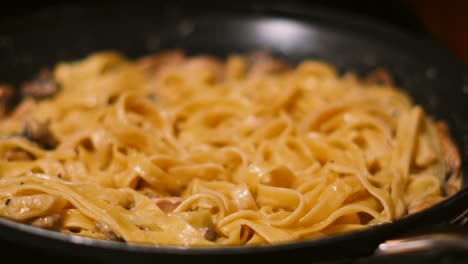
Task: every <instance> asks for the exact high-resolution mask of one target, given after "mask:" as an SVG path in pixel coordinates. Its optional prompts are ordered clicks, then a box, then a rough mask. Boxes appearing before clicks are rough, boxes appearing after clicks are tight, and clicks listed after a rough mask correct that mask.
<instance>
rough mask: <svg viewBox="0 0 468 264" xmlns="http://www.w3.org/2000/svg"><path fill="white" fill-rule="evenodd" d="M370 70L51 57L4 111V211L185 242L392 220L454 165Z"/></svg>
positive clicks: (429, 130)
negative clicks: (360, 73) (49, 65)
mask: <svg viewBox="0 0 468 264" xmlns="http://www.w3.org/2000/svg"><path fill="white" fill-rule="evenodd" d="M372 77H373V78H368V79H366V80H367V81H366V80H365V79H362V78H358V77H357V75H356V74H353V73H346V74H339V73H338V71H337V70H336V69H335V68H334V67H333V66H332V65H330V64H328V63H326V62H324V61H318V60H304V61H303V62H301V63H299V64H297V65H295V66H291V65H288V64H287V63H285V62H283V61H280V60H279V59H276V58H274V57H272V56H269V55H268V54H266V53H262V52H253V53H249V54H231V55H229V56H227V57H226V58H225V59H224V60H221V59H220V58H215V57H211V56H205V55H196V56H195V55H193V56H187V55H186V54H184V53H183V52H182V51H179V50H174V51H166V52H161V53H157V54H155V55H148V56H145V57H142V58H138V59H129V58H126V57H125V56H123V55H122V54H120V53H117V52H113V51H101V52H96V53H93V54H90V55H89V56H87V57H85V58H83V59H81V60H77V61H68V62H60V63H57V65H56V66H55V67H54V68H53V69H52V71H50V72H42V75H40V76H39V77H38V79H37V80H36V81H35V82H34V81H33V82H32V83H28V86H26V87H25V89H23V93H24V94H23V98H22V100H21V102H20V104H19V105H18V106H16V107H15V109H14V110H12V111H11V112H9V113H8V114H6V115H5V116H4V117H3V119H2V120H1V123H0V135H1V139H0V158H1V159H0V216H2V217H5V218H8V219H12V220H14V221H18V222H21V223H25V224H30V225H33V226H37V227H41V228H49V229H53V230H57V231H59V232H62V233H65V234H70V235H78V236H85V237H91V238H95V239H104V240H115V241H123V242H126V243H144V244H151V245H178V246H180V245H182V246H194V247H196V246H223V245H224V246H231V245H254V244H274V243H284V242H292V241H298V240H304V239H314V238H320V237H324V236H330V235H334V234H341V233H346V232H351V231H357V230H361V229H363V228H368V227H370V226H374V225H379V224H382V223H388V222H391V221H393V220H395V219H398V218H401V217H404V216H406V215H408V214H411V213H414V212H417V211H420V210H422V209H424V208H426V207H428V206H432V205H433V204H435V203H438V202H440V201H442V200H443V199H445V198H446V197H448V196H450V194H451V193H450V192H448V191H446V189H444V184H445V180H446V175H448V174H457V173H458V171H457V170H456V167H453V166H452V167H450V166H449V165H448V163H447V162H446V160H447V156H446V153H447V147H446V146H447V144H448V143H447V142H448V141H447V134H446V133H445V134H444V133H443V129H442V125H440V124H438V123H437V122H435V121H434V120H432V119H431V118H430V117H429V116H428V115H427V114H426V113H425V111H424V109H423V108H422V107H421V106H419V105H416V104H414V103H413V102H412V101H411V98H409V96H408V95H407V94H405V93H404V92H403V91H401V90H399V89H398V88H397V87H396V86H395V85H393V83H391V82H390V81H389V79H388V76H387V77H385V78H382V73H380V77H378V75H374V76H372ZM54 87H55V88H56V89H55V90H54V89H52V88H54ZM49 90H51V92H50V91H49ZM47 91H49V94H44V93H47ZM443 140H445V141H444V142H445V145H444V144H442V143H443V142H442V141H443ZM449 143H450V142H449ZM444 146H445V147H444ZM452 150H453V149H452ZM451 162H452V163H451V164H454V163H453V160H452V161H451ZM457 166H459V164H458V165H457ZM451 184H452V185H451V187H452V193H453V190H455V191H456V190H457V188H459V186H458V185H457V183H456V182H451Z"/></svg>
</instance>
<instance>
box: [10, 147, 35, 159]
mask: <svg viewBox="0 0 468 264" xmlns="http://www.w3.org/2000/svg"><path fill="white" fill-rule="evenodd" d="M3 158H4V159H5V160H8V161H22V160H32V159H34V157H33V156H32V155H31V153H29V152H27V151H25V150H23V149H10V150H8V151H7V152H5V154H4V156H3Z"/></svg>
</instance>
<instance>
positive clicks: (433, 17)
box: [0, 0, 468, 63]
mask: <svg viewBox="0 0 468 264" xmlns="http://www.w3.org/2000/svg"><path fill="white" fill-rule="evenodd" d="M98 1H101V2H108V3H115V2H116V1H122V0H114V1H112V0H95V1H91V0H36V1H9V4H8V7H6V8H5V7H2V8H1V9H0V15H1V17H5V16H12V15H21V14H22V13H25V12H28V11H29V10H32V9H37V8H43V7H47V6H50V5H57V4H58V5H60V4H69V3H79V4H83V2H94V3H95V2H98ZM138 1H139V0H133V1H131V2H132V3H135V4H138ZM152 2H158V0H153V1H152ZM164 2H167V1H164ZM170 2H171V3H183V4H187V5H197V6H198V5H203V6H204V7H206V8H208V9H209V8H215V7H229V8H231V9H233V8H234V9H235V8H236V7H237V8H246V7H248V6H252V7H253V8H255V6H256V5H258V4H263V5H276V4H279V3H287V4H293V3H298V4H302V5H310V6H313V5H319V6H322V7H329V8H335V9H340V10H342V11H345V12H350V13H354V14H357V15H361V16H366V17H371V18H374V19H377V20H380V21H383V22H386V23H390V24H393V25H394V26H396V27H398V28H400V29H401V30H405V31H409V32H410V33H411V34H419V35H422V37H427V38H431V39H433V40H434V41H435V42H437V43H438V44H440V45H441V46H443V47H444V48H446V49H448V50H449V51H451V52H452V53H453V55H454V56H456V57H457V58H459V59H461V60H463V61H464V62H465V63H468V1H467V0H379V1H375V0H374V1H372V0H353V1H345V0H271V1H255V0H253V1H246V0H235V1H221V0H218V1H213V0H210V1H207V0H198V1H180V0H172V1H170ZM161 3H163V1H161Z"/></svg>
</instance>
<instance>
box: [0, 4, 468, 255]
mask: <svg viewBox="0 0 468 264" xmlns="http://www.w3.org/2000/svg"><path fill="white" fill-rule="evenodd" d="M171 48H182V49H184V50H186V51H187V52H188V53H189V54H200V53H209V54H214V55H218V56H225V55H227V54H229V53H234V52H244V51H249V50H254V49H267V50H270V51H271V52H273V53H274V54H275V55H276V56H278V57H280V58H282V59H284V60H286V61H288V62H289V63H291V64H294V63H297V62H298V61H300V60H302V59H305V58H312V59H320V60H324V61H327V62H329V63H331V64H333V65H335V66H336V67H337V68H338V70H339V71H343V72H344V71H353V72H355V73H357V74H362V75H364V74H366V73H368V72H370V71H371V70H373V69H375V68H386V69H388V70H389V71H390V72H391V74H392V76H393V77H394V79H395V81H396V83H397V85H398V86H400V87H401V88H403V89H405V90H406V91H408V93H409V94H410V95H411V96H412V97H413V98H414V100H415V102H416V103H418V104H421V105H422V106H423V107H424V108H425V109H427V111H428V113H429V114H430V115H431V116H433V117H435V118H436V119H438V120H445V121H446V122H447V124H448V126H449V128H450V133H451V135H452V136H453V138H454V140H455V143H456V144H457V146H458V147H459V150H460V154H461V158H462V164H463V166H462V175H465V177H466V175H468V170H467V169H468V167H467V164H468V118H467V115H466V113H467V111H466V110H467V107H466V105H464V104H465V103H466V102H468V100H467V99H468V96H467V92H466V90H465V91H464V90H463V89H464V88H463V87H464V85H466V82H467V81H466V80H464V77H463V74H464V68H465V67H466V65H464V64H463V63H462V62H461V61H458V60H457V59H455V58H454V57H453V56H452V55H451V54H450V53H449V52H448V51H446V50H444V49H442V48H441V47H439V46H437V45H435V44H434V43H432V42H431V41H430V40H427V39H420V38H417V37H414V36H412V35H409V34H407V33H405V32H402V31H399V30H397V29H395V28H393V27H391V26H389V25H387V24H382V23H380V22H376V21H373V20H371V19H369V18H365V17H356V16H353V15H350V14H347V13H343V12H338V11H334V10H330V9H326V8H323V7H316V6H312V5H308V6H304V5H299V4H294V5H293V4H278V3H271V4H269V5H264V4H261V3H258V4H249V5H246V6H239V7H235V8H234V7H230V8H221V7H219V6H218V7H213V6H212V7H210V8H208V7H207V6H203V5H202V6H199V5H196V4H195V3H194V4H188V3H186V4H184V5H180V4H171V3H157V2H138V4H129V3H125V2H116V3H112V4H110V3H106V2H101V3H99V2H98V3H94V4H92V3H86V2H85V3H81V4H61V5H57V6H50V7H48V8H43V9H38V10H35V11H31V12H26V13H25V14H24V15H18V16H13V17H8V18H3V19H2V20H0V58H1V64H0V80H1V81H2V82H9V83H12V84H15V85H20V84H21V82H22V81H24V80H25V79H30V78H31V77H32V76H33V75H34V74H35V73H37V72H38V70H39V69H40V68H42V67H51V66H53V65H54V64H55V63H56V62H57V61H61V60H73V59H79V58H82V57H84V56H86V55H87V54H89V53H90V52H94V51H99V50H118V51H120V52H122V53H123V54H125V55H127V56H128V57H137V56H141V55H144V54H147V53H152V52H157V51H160V50H164V49H171ZM465 89H466V88H465ZM462 181H463V188H462V189H461V190H460V191H459V192H457V193H456V194H455V195H454V196H452V197H450V198H448V199H446V200H445V201H443V202H442V203H440V204H437V205H435V206H433V207H432V208H429V209H426V210H424V211H422V212H419V213H416V214H414V215H411V216H407V217H404V218H402V219H398V220H395V221H394V222H392V223H388V224H383V225H379V226H376V227H371V228H368V229H366V230H364V231H359V232H352V233H348V234H343V235H337V236H333V237H329V238H324V239H318V240H310V241H302V242H297V243H291V244H281V245H267V246H248V247H229V248H216V249H212V248H211V249H206V248H205V249H203V248H202V249H200V248H198V249H194V248H181V247H149V246H139V245H130V244H124V243H119V242H111V241H95V240H90V239H86V238H77V237H72V236H66V235H63V234H59V233H56V232H52V231H47V230H43V229H36V228H32V227H30V226H25V225H21V224H18V223H14V222H11V221H8V220H5V219H0V239H2V240H3V245H4V246H5V247H6V248H7V249H13V248H19V249H23V248H24V249H31V248H36V249H39V250H40V252H42V253H44V254H49V255H48V256H54V257H58V256H75V257H74V258H73V259H75V258H83V259H85V260H87V261H93V262H96V263H97V262H102V263H111V262H112V263H115V262H118V263H150V262H151V263H154V262H158V263H161V262H162V261H203V262H204V263H207V262H223V261H232V260H235V261H236V262H238V261H249V260H250V261H251V260H257V259H259V260H261V259H262V258H263V257H274V258H279V259H288V261H292V262H296V263H306V262H307V263H312V261H341V260H346V259H355V258H359V257H365V256H369V255H372V254H373V253H374V252H375V249H376V248H377V247H378V246H379V245H381V243H382V242H385V241H387V240H389V239H392V238H395V237H398V236H401V235H402V234H405V233H408V232H410V231H414V230H426V231H428V230H429V231H430V230H433V227H435V226H439V225H441V224H446V223H450V221H452V220H453V219H454V218H456V217H457V216H460V215H461V214H463V213H464V212H466V210H468V187H467V186H468V185H467V182H468V181H467V180H466V179H462ZM423 228H426V229H423ZM457 228H460V229H457V230H458V231H462V229H464V228H463V227H457ZM426 231H424V232H426ZM429 231H428V232H429ZM31 252H34V251H31ZM31 254H33V253H31ZM73 259H70V258H68V260H67V261H68V262H73ZM333 263H338V262H333Z"/></svg>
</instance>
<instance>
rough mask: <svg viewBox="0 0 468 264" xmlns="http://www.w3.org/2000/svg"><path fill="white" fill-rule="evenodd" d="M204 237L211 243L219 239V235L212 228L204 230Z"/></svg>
mask: <svg viewBox="0 0 468 264" xmlns="http://www.w3.org/2000/svg"><path fill="white" fill-rule="evenodd" d="M202 234H203V237H204V238H205V239H206V240H209V241H215V240H216V239H217V238H218V233H217V232H216V230H215V229H214V228H212V227H207V228H203V229H202Z"/></svg>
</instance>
